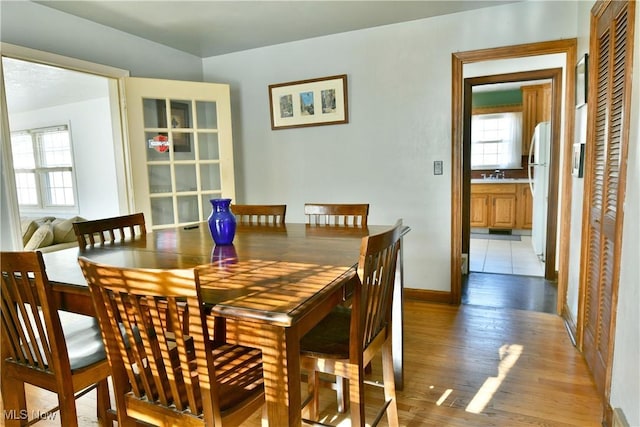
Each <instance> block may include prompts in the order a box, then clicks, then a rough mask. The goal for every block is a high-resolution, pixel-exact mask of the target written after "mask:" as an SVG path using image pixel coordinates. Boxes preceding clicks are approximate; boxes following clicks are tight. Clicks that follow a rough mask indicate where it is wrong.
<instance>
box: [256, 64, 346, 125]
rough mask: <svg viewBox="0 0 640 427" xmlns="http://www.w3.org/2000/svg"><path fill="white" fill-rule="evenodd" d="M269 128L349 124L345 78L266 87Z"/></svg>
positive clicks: (337, 77)
mask: <svg viewBox="0 0 640 427" xmlns="http://www.w3.org/2000/svg"><path fill="white" fill-rule="evenodd" d="M269 109H270V111H271V129H273V130H277V129H288V128H296V127H305V126H322V125H335V124H344V123H349V110H348V103H347V75H346V74H341V75H337V76H329V77H321V78H317V79H309V80H299V81H295V82H288V83H278V84H272V85H269Z"/></svg>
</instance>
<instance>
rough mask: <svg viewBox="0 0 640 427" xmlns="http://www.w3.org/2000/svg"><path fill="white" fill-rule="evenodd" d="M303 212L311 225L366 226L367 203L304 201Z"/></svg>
mask: <svg viewBox="0 0 640 427" xmlns="http://www.w3.org/2000/svg"><path fill="white" fill-rule="evenodd" d="M304 214H305V215H306V217H307V223H308V224H312V225H343V226H357V227H366V226H367V217H368V216H369V204H333V203H305V205H304Z"/></svg>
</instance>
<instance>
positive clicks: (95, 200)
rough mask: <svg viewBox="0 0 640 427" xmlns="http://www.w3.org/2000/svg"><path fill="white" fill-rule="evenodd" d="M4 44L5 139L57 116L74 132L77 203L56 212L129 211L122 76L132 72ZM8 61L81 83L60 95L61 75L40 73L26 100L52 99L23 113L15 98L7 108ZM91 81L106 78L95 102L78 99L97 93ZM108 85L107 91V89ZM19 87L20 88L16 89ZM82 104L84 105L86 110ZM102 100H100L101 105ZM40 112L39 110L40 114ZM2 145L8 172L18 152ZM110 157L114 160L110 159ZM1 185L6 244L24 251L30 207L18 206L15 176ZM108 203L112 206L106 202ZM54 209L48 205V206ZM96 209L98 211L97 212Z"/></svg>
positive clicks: (20, 76) (67, 214)
mask: <svg viewBox="0 0 640 427" xmlns="http://www.w3.org/2000/svg"><path fill="white" fill-rule="evenodd" d="M0 47H1V50H2V61H1V62H0V75H1V77H2V82H3V84H2V97H1V102H2V111H4V112H5V113H3V114H2V116H1V131H2V138H3V140H5V141H10V140H11V131H15V130H19V129H20V128H22V127H27V128H30V129H31V128H40V127H47V126H49V125H50V124H51V123H47V121H51V120H54V119H55V120H56V121H60V123H61V124H64V126H66V127H67V129H68V130H69V131H70V137H71V141H72V150H73V156H74V158H75V160H76V162H75V163H74V166H75V167H74V169H75V170H73V172H72V173H74V174H75V176H76V183H77V194H76V195H77V204H76V206H75V207H71V208H70V207H69V206H66V207H65V208H59V207H57V206H56V207H54V208H53V209H54V210H57V212H56V215H57V214H59V215H60V216H61V217H63V216H64V217H70V216H74V215H76V214H84V215H86V216H97V215H104V211H107V212H109V211H110V210H111V209H113V212H115V213H118V214H119V213H124V212H128V206H129V194H128V189H129V186H128V185H127V178H126V168H125V165H126V163H127V159H126V156H125V152H124V141H123V137H124V136H123V133H122V127H121V122H120V110H119V99H120V98H119V89H118V86H119V85H118V79H119V78H121V77H125V76H127V75H128V74H129V73H128V71H125V70H120V69H116V68H113V67H107V66H103V65H100V64H93V63H89V62H86V61H81V60H77V59H74V58H69V57H65V56H61V55H56V54H52V53H48V52H42V51H38V50H34V49H29V48H25V47H21V46H15V45H11V44H7V43H0ZM5 60H7V61H13V64H12V65H9V67H12V66H14V67H15V66H16V65H19V66H20V67H24V70H36V69H37V70H40V71H43V72H45V73H46V72H48V71H49V72H52V73H55V74H56V75H66V76H71V75H74V76H75V77H77V79H76V80H75V87H74V86H73V83H72V86H71V89H69V87H67V89H65V90H62V91H61V92H58V93H55V92H54V91H53V89H54V88H53V86H55V85H54V82H56V81H58V80H57V78H53V77H52V75H51V74H48V77H47V75H45V76H42V75H40V78H35V80H32V84H31V85H30V89H31V90H35V92H32V93H31V94H28V95H27V96H26V98H28V99H24V100H25V101H29V102H33V101H34V100H35V101H43V100H45V98H48V99H51V100H52V102H50V103H49V104H48V105H44V104H39V105H37V106H34V105H35V104H32V106H31V107H28V108H27V109H26V110H24V111H20V113H18V110H19V108H16V105H18V104H13V103H12V102H13V100H9V107H7V99H6V98H10V97H13V96H15V93H13V94H5V89H6V91H7V92H9V91H10V90H13V89H10V88H9V86H10V84H9V83H7V84H6V85H5V69H4V67H2V66H1V64H3V63H6V62H5ZM30 72H31V71H29V73H30ZM10 74H11V71H10ZM14 74H16V76H17V77H16V78H17V79H18V81H19V80H20V79H24V78H25V77H26V76H27V75H26V73H25V72H23V71H20V70H19V71H18V72H17V73H14ZM9 78H11V77H9ZM72 80H73V79H72ZM89 80H93V81H94V82H95V81H96V80H99V81H101V82H102V83H100V84H99V85H100V86H101V88H102V89H101V93H100V95H99V96H96V97H94V98H93V100H91V101H89V100H87V99H86V98H85V99H81V98H78V96H82V93H83V92H85V96H86V93H87V92H93V91H89V90H88V88H87V86H85V85H84V83H82V82H87V81H89ZM23 83H24V82H23ZM14 86H15V85H14ZM105 87H106V89H104V88H105ZM14 89H16V88H15V87H14ZM23 89H24V88H23ZM26 89H29V88H26ZM47 91H49V92H50V93H51V95H53V96H51V97H45V92H47ZM69 95H74V96H76V98H75V99H73V98H69ZM87 102H88V103H91V104H92V105H91V107H89V106H87V104H86V103H87ZM83 103H84V104H83ZM81 104H83V105H84V108H83V106H82V105H81ZM96 104H99V108H98V107H96ZM23 105H26V104H23ZM20 108H22V107H20ZM63 110H64V111H63ZM36 111H37V112H39V114H34V112H36ZM65 111H66V113H65ZM70 111H72V113H70ZM14 113H18V114H14ZM69 114H71V116H69ZM92 114H93V117H94V119H88V118H87V117H89V116H91V115H92ZM70 117H71V118H70ZM10 119H11V122H12V123H11V125H10ZM27 119H29V120H32V121H31V124H27V121H26V120H27ZM33 120H35V121H33ZM63 122H64V123H63ZM107 135H108V137H107ZM76 144H81V146H78V147H76V146H75V145H76ZM2 148H3V149H2V153H1V154H2V164H3V165H6V166H7V169H8V170H13V161H12V153H11V150H10V146H9V144H3V147H2ZM107 157H108V158H110V159H111V161H109V162H106V161H104V159H105V158H107ZM97 159H100V160H102V161H99V160H97ZM105 168H109V169H108V170H106V171H107V173H102V171H103V169H105ZM1 186H2V191H3V193H4V194H5V197H6V201H7V203H6V204H4V203H3V206H2V216H3V220H2V222H1V230H0V231H1V234H2V248H3V250H19V249H22V247H23V244H24V242H23V239H22V236H21V233H20V229H21V220H20V216H21V215H24V214H25V212H26V211H27V210H26V209H22V208H19V207H18V206H19V204H18V196H17V192H16V182H15V176H14V174H4V175H3V179H2V182H1ZM95 188H116V189H118V190H117V193H112V194H110V195H108V196H107V195H105V194H103V193H100V192H96V191H95ZM105 204H107V205H108V206H105ZM97 206H100V207H102V208H104V210H98V211H96V210H95V209H99V208H96V207H97ZM48 208H49V207H45V209H46V210H48ZM38 210H40V212H38ZM92 211H94V212H95V213H92ZM40 214H43V212H42V207H41V206H40V205H38V206H37V207H35V210H34V209H32V211H31V212H29V213H28V215H31V216H35V215H40Z"/></svg>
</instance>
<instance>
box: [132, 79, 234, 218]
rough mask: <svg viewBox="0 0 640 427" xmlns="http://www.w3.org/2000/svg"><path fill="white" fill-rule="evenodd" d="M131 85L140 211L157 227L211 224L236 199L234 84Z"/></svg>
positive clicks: (163, 82) (138, 82) (156, 82)
mask: <svg viewBox="0 0 640 427" xmlns="http://www.w3.org/2000/svg"><path fill="white" fill-rule="evenodd" d="M125 80H126V92H125V93H126V99H127V107H128V108H127V118H128V120H129V124H128V128H129V141H130V146H131V162H132V167H131V170H132V175H133V177H132V181H133V193H134V199H135V201H134V204H135V208H136V211H142V212H144V213H145V218H146V221H147V222H148V223H151V228H152V229H153V228H162V227H169V226H176V225H183V224H191V223H194V222H200V221H204V220H205V219H206V218H207V217H208V216H209V213H210V212H211V205H210V203H209V200H210V199H212V198H219V197H226V198H231V199H233V198H234V197H235V185H234V176H233V145H232V139H231V113H230V103H229V86H228V85H221V84H214V83H197V82H178V81H169V80H156V79H139V78H128V79H125Z"/></svg>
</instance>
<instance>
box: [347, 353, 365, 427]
mask: <svg viewBox="0 0 640 427" xmlns="http://www.w3.org/2000/svg"><path fill="white" fill-rule="evenodd" d="M363 371H364V370H363V369H361V368H360V366H358V365H350V366H349V403H350V405H351V426H352V427H365V413H364V412H365V411H364V409H365V408H364V375H363V374H364V372H363Z"/></svg>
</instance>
